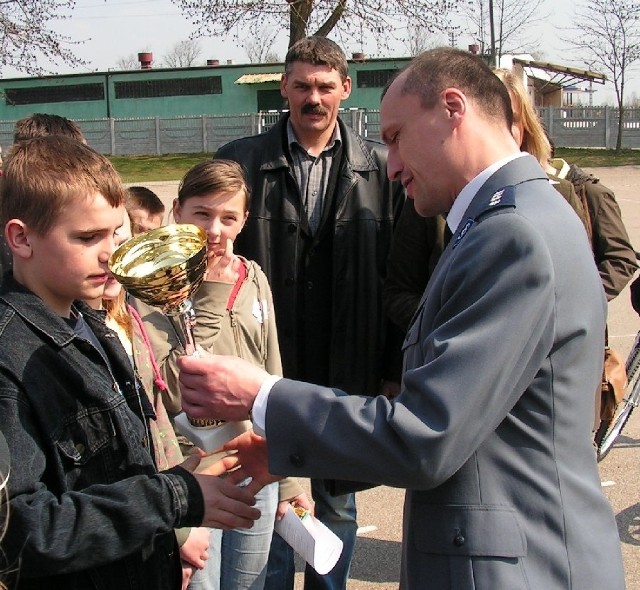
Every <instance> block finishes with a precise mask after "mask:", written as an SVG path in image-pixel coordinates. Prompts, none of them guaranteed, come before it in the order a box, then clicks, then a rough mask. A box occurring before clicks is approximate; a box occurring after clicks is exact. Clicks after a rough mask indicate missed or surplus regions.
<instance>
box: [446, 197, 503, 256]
mask: <svg viewBox="0 0 640 590" xmlns="http://www.w3.org/2000/svg"><path fill="white" fill-rule="evenodd" d="M505 207H512V208H514V209H515V207H516V189H515V187H514V186H505V187H504V188H501V189H500V190H499V191H496V192H495V193H493V194H492V195H491V196H490V197H488V198H487V199H486V201H485V202H484V203H482V202H481V203H479V204H478V208H479V212H478V214H477V215H476V216H475V217H474V218H469V219H467V220H466V221H465V222H464V224H462V226H461V228H460V230H459V231H458V232H457V233H456V237H455V240H454V242H453V248H455V247H456V246H457V245H458V243H459V242H460V240H462V238H464V236H465V235H467V232H468V231H469V230H470V229H471V226H472V225H473V224H474V223H475V222H477V221H480V219H482V218H483V217H484V216H485V215H488V214H490V213H492V212H493V211H496V210H497V209H504V208H505Z"/></svg>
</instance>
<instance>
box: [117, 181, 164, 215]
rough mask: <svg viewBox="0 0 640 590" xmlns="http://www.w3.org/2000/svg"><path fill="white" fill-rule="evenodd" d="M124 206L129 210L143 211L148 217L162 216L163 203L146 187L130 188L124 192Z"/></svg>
mask: <svg viewBox="0 0 640 590" xmlns="http://www.w3.org/2000/svg"><path fill="white" fill-rule="evenodd" d="M126 205H127V211H128V210H129V209H144V210H145V211H146V212H147V213H149V215H164V203H163V202H162V201H161V199H160V197H159V196H158V195H156V193H154V192H153V191H152V190H151V189H148V188H147V187H146V186H130V187H129V188H128V189H127V190H126Z"/></svg>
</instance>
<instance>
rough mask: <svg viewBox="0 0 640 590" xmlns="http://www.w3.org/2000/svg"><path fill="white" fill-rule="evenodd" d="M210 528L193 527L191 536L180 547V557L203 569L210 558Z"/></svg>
mask: <svg viewBox="0 0 640 590" xmlns="http://www.w3.org/2000/svg"><path fill="white" fill-rule="evenodd" d="M208 549H209V529H207V528H205V527H193V528H192V529H191V530H190V531H189V536H188V537H187V540H186V541H185V542H184V544H183V545H182V547H180V558H181V559H182V561H186V562H187V563H189V564H191V565H192V566H194V567H196V568H198V569H199V570H201V569H202V568H203V567H204V566H205V562H206V561H207V559H209V553H208V552H207V550H208Z"/></svg>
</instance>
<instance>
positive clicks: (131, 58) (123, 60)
mask: <svg viewBox="0 0 640 590" xmlns="http://www.w3.org/2000/svg"><path fill="white" fill-rule="evenodd" d="M139 67H140V62H139V61H138V56H137V55H136V54H135V53H131V54H130V55H124V56H122V57H119V58H118V61H117V62H116V68H118V69H119V70H137V69H138V68H139Z"/></svg>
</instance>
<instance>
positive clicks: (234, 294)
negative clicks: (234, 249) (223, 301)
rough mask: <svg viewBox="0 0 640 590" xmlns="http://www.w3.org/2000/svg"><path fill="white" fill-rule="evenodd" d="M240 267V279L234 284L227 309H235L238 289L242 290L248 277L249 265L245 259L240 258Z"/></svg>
mask: <svg viewBox="0 0 640 590" xmlns="http://www.w3.org/2000/svg"><path fill="white" fill-rule="evenodd" d="M240 262H241V264H240V268H239V269H238V280H237V281H236V284H235V285H234V286H233V289H232V290H231V293H229V299H228V300H227V311H231V310H232V309H233V304H234V303H235V302H236V297H237V296H238V291H240V287H242V283H244V280H245V279H246V278H247V267H246V266H245V263H244V260H242V259H240Z"/></svg>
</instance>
